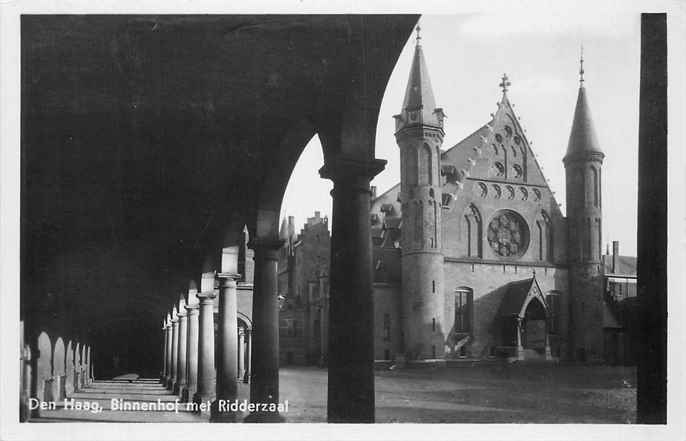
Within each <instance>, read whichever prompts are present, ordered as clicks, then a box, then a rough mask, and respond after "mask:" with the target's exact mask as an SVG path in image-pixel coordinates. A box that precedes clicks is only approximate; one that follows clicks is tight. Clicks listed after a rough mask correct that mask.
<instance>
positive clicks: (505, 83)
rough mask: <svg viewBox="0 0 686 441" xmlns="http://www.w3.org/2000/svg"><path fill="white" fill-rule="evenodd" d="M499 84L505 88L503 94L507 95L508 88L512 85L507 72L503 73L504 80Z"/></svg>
mask: <svg viewBox="0 0 686 441" xmlns="http://www.w3.org/2000/svg"><path fill="white" fill-rule="evenodd" d="M498 85H499V86H500V87H502V88H503V95H505V94H506V93H507V88H508V87H509V86H511V85H512V83H510V80H509V78H507V74H505V73H504V74H503V78H502V81H501V82H500V84H498Z"/></svg>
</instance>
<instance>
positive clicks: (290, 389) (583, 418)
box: [280, 365, 636, 423]
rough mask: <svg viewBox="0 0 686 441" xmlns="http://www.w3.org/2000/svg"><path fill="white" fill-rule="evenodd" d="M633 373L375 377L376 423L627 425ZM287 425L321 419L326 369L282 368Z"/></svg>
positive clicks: (513, 371)
mask: <svg viewBox="0 0 686 441" xmlns="http://www.w3.org/2000/svg"><path fill="white" fill-rule="evenodd" d="M635 376H636V371H635V368H623V367H607V366H564V365H561V366H549V365H540V366H537V365H527V366H503V365H492V366H477V367H454V368H435V369H431V368H423V369H404V370H394V371H388V370H385V371H377V375H376V419H377V422H380V423H388V422H416V423H632V422H635V419H636V410H635V409H636V387H635ZM280 381H281V400H286V399H288V400H289V412H288V415H286V416H287V418H288V421H289V422H324V421H325V420H326V383H327V377H326V371H325V370H321V369H316V368H282V369H281V375H280Z"/></svg>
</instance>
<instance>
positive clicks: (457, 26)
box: [282, 11, 640, 255]
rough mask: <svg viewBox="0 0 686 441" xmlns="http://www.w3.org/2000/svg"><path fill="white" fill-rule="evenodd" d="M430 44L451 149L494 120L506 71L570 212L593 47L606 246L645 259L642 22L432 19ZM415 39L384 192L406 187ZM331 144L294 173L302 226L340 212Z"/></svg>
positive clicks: (290, 198) (395, 106)
mask: <svg viewBox="0 0 686 441" xmlns="http://www.w3.org/2000/svg"><path fill="white" fill-rule="evenodd" d="M420 25H421V28H422V31H421V35H422V46H423V48H424V54H425V57H426V62H427V65H428V69H429V75H430V77H431V83H432V86H433V90H434V95H435V97H436V105H437V106H438V107H442V108H443V109H444V111H445V112H446V114H447V115H448V119H447V121H446V124H445V132H446V135H445V140H444V143H443V149H447V148H449V147H451V146H453V145H455V144H456V143H457V142H459V141H460V140H461V139H463V138H464V137H465V136H467V135H469V134H470V133H471V132H473V131H474V130H476V129H477V128H479V127H480V126H481V125H483V124H484V123H486V122H488V121H489V119H490V113H492V112H495V111H496V103H497V102H498V101H499V99H500V97H501V93H502V92H501V89H500V88H499V87H498V84H499V83H500V78H501V76H502V74H503V73H507V75H508V77H509V78H510V81H511V83H512V85H511V86H510V89H509V92H508V97H509V98H510V100H511V102H512V103H514V106H515V112H516V113H517V115H518V116H519V117H521V123H522V125H523V127H524V128H525V129H526V135H527V137H528V139H529V141H532V142H533V144H532V149H533V151H534V153H535V154H536V155H537V156H538V160H539V163H540V164H541V166H542V167H543V172H544V174H545V176H546V178H548V180H549V182H550V186H551V188H552V190H553V191H554V192H555V195H556V198H557V201H558V203H560V204H562V210H563V212H565V211H564V210H565V206H564V203H565V197H564V194H565V185H564V167H563V164H562V157H563V156H564V153H565V151H566V148H567V141H568V139H569V132H570V129H571V124H572V116H573V114H574V106H575V103H576V97H577V93H578V85H579V81H578V80H579V76H578V71H579V50H580V46H581V45H582V44H583V46H584V59H585V63H584V68H585V71H586V74H585V80H586V83H585V84H586V90H587V96H588V100H589V104H590V108H591V114H592V117H593V120H594V122H595V127H596V132H597V135H598V140H599V142H600V145H601V148H602V149H603V151H604V152H605V161H604V164H603V203H604V206H603V241H604V242H605V243H608V242H610V241H612V240H619V241H620V251H621V253H622V254H627V255H635V254H636V196H637V167H638V166H637V158H638V103H639V99H638V96H639V95H638V92H639V69H640V16H639V15H638V14H612V15H605V14H602V13H598V12H597V11H596V13H595V14H584V15H583V16H581V15H575V14H574V13H573V12H570V11H567V12H565V13H564V14H559V15H547V16H545V17H543V16H541V15H531V14H524V13H522V14H519V15H513V14H507V15H505V14H503V15H481V14H474V15H441V16H438V15H424V16H422V18H421V19H420ZM414 46H415V38H414V35H413V36H412V38H411V39H410V40H408V42H407V44H406V45H405V48H404V50H403V52H402V54H401V56H400V58H399V60H398V63H397V65H396V67H395V69H394V71H393V74H392V75H391V78H390V81H389V83H388V87H387V89H386V93H385V95H384V100H383V103H382V106H381V112H380V116H379V122H378V129H377V137H376V156H377V157H378V158H382V159H386V160H387V161H388V165H387V167H386V170H385V171H384V172H382V173H381V174H380V175H379V176H377V177H376V178H375V179H374V181H373V182H372V185H376V186H377V187H378V192H379V194H381V192H383V191H385V190H387V189H388V188H390V187H391V186H393V185H394V184H396V183H397V182H398V181H399V177H400V169H399V155H398V147H397V145H396V143H395V138H394V136H393V133H394V128H395V127H394V122H393V115H395V114H397V113H399V112H400V107H401V105H402V100H403V95H404V91H405V86H406V84H407V79H408V75H409V70H410V64H411V60H412V55H413V52H414ZM322 164H323V157H322V152H321V144H320V143H319V139H318V138H317V137H315V138H313V139H312V141H311V142H310V143H309V145H308V146H307V148H306V149H305V151H304V152H303V154H302V156H301V158H300V160H299V161H298V164H297V166H296V168H295V170H294V172H293V175H292V176H291V180H290V182H289V185H288V188H287V190H286V196H285V198H284V202H283V206H282V216H284V215H293V216H295V218H296V226H297V227H298V229H299V228H300V227H302V223H303V222H305V219H306V217H308V216H312V213H314V211H315V210H318V211H321V212H323V213H324V214H326V215H329V216H330V213H331V196H330V195H329V191H330V190H331V183H330V181H325V180H322V179H321V178H320V177H319V176H318V174H317V170H318V169H319V167H320V166H321V165H322Z"/></svg>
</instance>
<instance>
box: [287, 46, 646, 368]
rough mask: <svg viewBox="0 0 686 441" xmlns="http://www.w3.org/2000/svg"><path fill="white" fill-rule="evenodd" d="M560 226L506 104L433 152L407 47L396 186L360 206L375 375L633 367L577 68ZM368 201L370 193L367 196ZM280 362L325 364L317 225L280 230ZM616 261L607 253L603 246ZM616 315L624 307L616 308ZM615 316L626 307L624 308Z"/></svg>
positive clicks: (424, 80)
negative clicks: (407, 365)
mask: <svg viewBox="0 0 686 441" xmlns="http://www.w3.org/2000/svg"><path fill="white" fill-rule="evenodd" d="M581 63H582V64H581V66H582V67H581V70H580V86H579V91H578V98H577V104H576V109H575V113H574V120H573V123H572V129H571V134H570V136H569V142H568V147H567V152H566V154H565V156H564V158H563V163H564V170H565V174H566V206H567V216H566V217H565V216H563V215H562V213H561V211H560V208H559V204H558V202H557V200H556V197H555V195H554V193H553V192H552V191H551V189H550V187H549V185H548V183H547V181H546V179H545V177H544V175H543V172H542V170H541V167H540V166H539V164H538V162H537V160H536V157H535V155H534V153H533V150H532V148H531V145H530V142H529V141H528V140H527V137H526V134H525V131H524V129H523V127H522V126H521V125H520V122H519V118H518V117H517V115H516V113H515V111H514V109H513V106H512V104H511V102H510V100H509V97H508V90H509V89H508V88H509V86H510V82H509V80H508V78H507V76H506V75H504V76H503V78H502V82H501V83H500V87H501V88H502V97H501V99H500V101H499V102H498V109H497V110H496V112H495V113H494V114H492V115H491V119H490V120H489V121H488V122H487V123H486V124H484V125H483V126H481V127H479V128H477V129H476V130H475V131H474V132H473V133H472V134H471V135H469V136H467V137H466V138H465V139H463V140H462V141H460V142H458V143H457V144H455V145H453V146H452V147H449V148H448V149H446V150H443V149H442V146H443V139H444V135H445V133H444V129H443V120H444V118H445V117H446V115H445V113H444V111H443V109H441V108H437V107H436V104H435V100H434V95H433V90H432V88H431V82H430V80H429V74H428V69H427V66H426V62H425V59H424V55H423V51H422V47H421V45H420V44H419V38H418V39H417V45H416V48H415V54H414V59H413V61H412V66H411V69H410V75H409V81H408V84H407V89H406V92H405V99H404V102H403V106H402V109H401V112H400V114H398V115H396V116H395V120H396V134H395V137H396V141H397V144H398V147H399V154H400V164H401V174H400V183H399V184H397V185H395V186H394V187H392V188H391V189H389V190H388V191H386V192H385V193H383V194H381V195H378V196H377V195H376V194H374V195H373V199H372V205H371V219H370V222H371V240H372V242H373V264H374V268H373V271H374V285H373V286H374V310H375V315H374V317H375V319H374V326H375V332H374V336H373V338H374V342H375V346H374V347H375V358H376V359H377V360H378V361H379V362H382V361H384V362H396V363H398V362H400V363H402V362H412V363H425V362H441V361H444V360H450V359H453V360H459V359H489V358H498V357H502V358H508V359H510V360H558V359H566V360H578V361H589V362H599V361H603V360H605V361H608V362H611V363H625V362H629V361H631V360H632V355H631V348H630V343H629V342H630V340H631V336H630V332H629V331H628V328H629V327H631V314H633V312H624V311H625V309H626V311H630V310H632V311H633V309H632V308H631V307H629V306H628V305H629V304H630V303H631V301H632V300H631V299H632V298H634V297H635V286H636V285H635V274H636V265H635V259H633V258H627V257H623V256H619V255H618V250H615V251H617V252H615V253H614V254H613V255H612V256H609V255H606V256H602V255H601V254H602V243H603V241H602V237H601V232H602V191H601V189H602V165H603V159H604V157H605V155H604V153H603V152H602V150H601V148H600V145H599V143H598V141H597V138H596V135H595V131H594V127H593V122H592V119H591V115H590V110H589V105H588V102H587V98H586V90H585V87H584V80H583V60H581ZM374 193H375V191H374ZM282 238H284V239H285V240H286V242H287V244H286V245H285V246H284V251H283V254H282V259H281V261H280V266H279V268H280V270H279V277H280V279H279V281H280V284H279V292H280V293H281V295H282V296H283V298H284V299H285V301H284V304H283V307H282V309H281V319H280V328H281V333H280V339H281V340H280V341H281V360H282V362H285V363H320V362H322V361H325V354H326V349H325V348H326V344H323V343H322V342H326V335H325V332H324V330H325V329H327V323H326V319H327V317H328V314H327V313H326V311H327V310H326V308H327V298H328V287H327V271H328V264H329V253H330V248H329V246H330V242H329V232H328V223H327V220H326V219H321V218H320V217H319V214H318V213H316V214H315V217H314V218H310V219H308V221H307V224H306V225H305V228H304V229H302V230H301V232H300V234H298V235H297V236H296V235H295V231H294V226H293V221H292V218H289V221H288V222H287V223H284V225H283V226H282ZM615 248H618V244H616V245H615ZM627 302H628V303H627ZM625 307H626V308H625Z"/></svg>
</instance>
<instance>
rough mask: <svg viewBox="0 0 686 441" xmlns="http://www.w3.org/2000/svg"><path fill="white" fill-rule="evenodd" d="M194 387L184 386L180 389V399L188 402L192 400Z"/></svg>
mask: <svg viewBox="0 0 686 441" xmlns="http://www.w3.org/2000/svg"><path fill="white" fill-rule="evenodd" d="M195 392H196V390H195V388H194V387H193V388H191V387H187V386H184V388H183V390H182V391H181V401H182V402H184V403H190V402H192V401H193V396H194V395H195Z"/></svg>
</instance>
